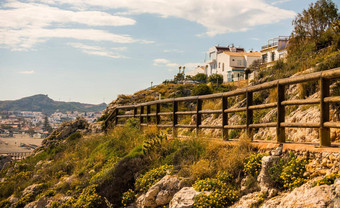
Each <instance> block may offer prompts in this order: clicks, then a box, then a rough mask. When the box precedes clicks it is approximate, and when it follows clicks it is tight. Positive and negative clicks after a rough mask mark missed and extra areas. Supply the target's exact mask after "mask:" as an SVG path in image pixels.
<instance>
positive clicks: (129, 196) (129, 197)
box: [122, 189, 136, 207]
mask: <svg viewBox="0 0 340 208" xmlns="http://www.w3.org/2000/svg"><path fill="white" fill-rule="evenodd" d="M135 199H136V194H135V192H134V191H133V190H132V189H129V190H128V191H126V192H124V193H123V196H122V205H123V206H124V207H126V206H127V205H129V204H130V203H132V202H133V201H134V200H135Z"/></svg>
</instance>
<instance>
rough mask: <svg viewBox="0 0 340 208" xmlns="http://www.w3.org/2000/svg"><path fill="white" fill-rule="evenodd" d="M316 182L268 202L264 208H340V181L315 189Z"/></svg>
mask: <svg viewBox="0 0 340 208" xmlns="http://www.w3.org/2000/svg"><path fill="white" fill-rule="evenodd" d="M313 184H314V181H313V180H312V181H309V182H308V183H306V184H304V185H302V186H301V187H298V188H296V189H294V190H293V191H292V192H290V193H284V194H282V195H281V196H278V197H275V198H273V199H270V200H268V201H266V202H265V203H264V204H263V205H262V207H263V208H289V207H296V208H304V207H339V206H340V201H339V199H340V180H339V179H337V180H336V181H335V183H334V184H333V185H322V186H315V187H313Z"/></svg>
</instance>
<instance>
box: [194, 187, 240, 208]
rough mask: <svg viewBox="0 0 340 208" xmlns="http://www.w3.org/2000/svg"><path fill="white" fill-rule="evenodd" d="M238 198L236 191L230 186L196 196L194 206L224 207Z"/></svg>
mask: <svg viewBox="0 0 340 208" xmlns="http://www.w3.org/2000/svg"><path fill="white" fill-rule="evenodd" d="M237 199H238V194H237V192H236V191H234V190H231V189H229V188H223V189H218V190H215V191H213V192H211V193H210V194H209V195H205V194H200V195H198V196H197V197H196V198H195V203H194V207H197V208H198V207H199V208H201V207H214V208H220V207H221V208H223V207H226V206H229V205H231V204H233V203H234V202H235V201H236V200H237Z"/></svg>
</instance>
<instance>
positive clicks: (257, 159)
mask: <svg viewBox="0 0 340 208" xmlns="http://www.w3.org/2000/svg"><path fill="white" fill-rule="evenodd" d="M263 156H265V154H263V153H257V154H253V155H250V156H249V157H248V158H247V159H246V163H245V164H244V172H245V174H246V175H252V176H257V175H258V174H259V173H260V170H261V160H262V157H263Z"/></svg>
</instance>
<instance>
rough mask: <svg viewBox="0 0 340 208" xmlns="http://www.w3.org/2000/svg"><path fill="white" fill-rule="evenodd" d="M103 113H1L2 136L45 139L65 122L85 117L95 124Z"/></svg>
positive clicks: (0, 131) (0, 130)
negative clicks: (25, 136)
mask: <svg viewBox="0 0 340 208" xmlns="http://www.w3.org/2000/svg"><path fill="white" fill-rule="evenodd" d="M100 116H101V112H100V111H98V112H78V111H67V112H65V113H62V112H58V111H57V112H54V113H53V114H51V115H49V116H47V115H45V114H43V113H42V112H34V111H0V136H1V137H13V136H14V134H21V135H28V136H30V137H34V138H45V137H47V136H48V135H49V134H50V133H51V132H52V131H53V129H55V128H57V127H58V126H59V125H60V124H61V123H62V122H64V121H72V120H75V119H76V118H77V117H84V118H85V119H86V120H87V121H88V122H89V123H93V122H95V121H96V120H97V119H98V118H99V117H100Z"/></svg>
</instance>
